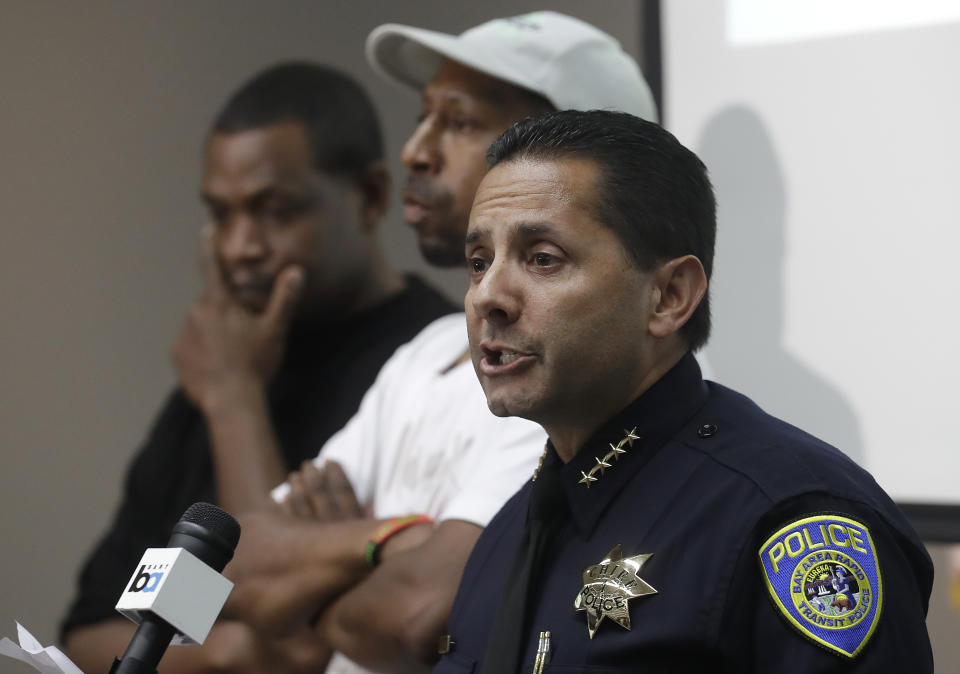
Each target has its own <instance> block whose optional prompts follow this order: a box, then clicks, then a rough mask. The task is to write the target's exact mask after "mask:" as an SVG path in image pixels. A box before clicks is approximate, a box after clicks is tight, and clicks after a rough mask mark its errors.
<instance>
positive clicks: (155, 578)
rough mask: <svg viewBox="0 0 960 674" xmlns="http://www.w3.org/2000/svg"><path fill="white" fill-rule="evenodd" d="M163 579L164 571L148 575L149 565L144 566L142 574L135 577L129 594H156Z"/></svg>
mask: <svg viewBox="0 0 960 674" xmlns="http://www.w3.org/2000/svg"><path fill="white" fill-rule="evenodd" d="M161 578H163V572H162V571H154V572H153V573H147V565H146V564H143V565H141V566H140V572H139V573H138V574H137V575H136V576H134V577H133V582H132V583H130V588H129V589H128V590H127V592H156V590H157V586H158V585H159V584H160V579H161Z"/></svg>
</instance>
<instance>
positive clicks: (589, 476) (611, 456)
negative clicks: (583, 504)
mask: <svg viewBox="0 0 960 674" xmlns="http://www.w3.org/2000/svg"><path fill="white" fill-rule="evenodd" d="M624 434H625V435H624V437H623V439H622V440H621V441H620V442H618V443H617V444H613V443H612V442H611V443H610V451H609V452H607V453H606V454H604V455H603V457H602V458H601V457H599V456H595V457H593V460H594V461H596V462H597V465H595V466H591V467H590V470H589V471H582V470H581V471H580V474H581V475H583V479H581V480H580V481H579V482H578V483H577V484H585V485H587V489H589V488H590V483H591V482H596V481H597V479H598V478H597V477H596V475H597V473H598V472H599V473H600V477H603V471H605V470H606V469H607V468H611V467H612V466H613V464H612V463H610V461H611V460H612V461H620V455H621V454H626V453H627V450H625V449H624V448H623V446H624V445H627V446H628V447H632V446H633V442H634V440H642V439H643V438H642V437H640V436H639V435H637V429H636V427H634V429H633V430H632V431H624Z"/></svg>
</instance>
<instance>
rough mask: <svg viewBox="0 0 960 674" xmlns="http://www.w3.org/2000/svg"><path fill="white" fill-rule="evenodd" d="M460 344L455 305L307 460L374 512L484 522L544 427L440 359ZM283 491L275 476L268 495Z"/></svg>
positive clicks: (339, 669)
mask: <svg viewBox="0 0 960 674" xmlns="http://www.w3.org/2000/svg"><path fill="white" fill-rule="evenodd" d="M466 349H467V330H466V318H465V317H464V315H463V314H452V315H450V316H444V317H443V318H439V319H437V320H436V321H434V322H433V323H431V324H430V325H428V326H427V327H425V328H424V329H423V330H422V331H421V332H420V334H418V335H417V336H416V337H415V338H414V339H413V340H411V341H410V342H408V343H406V344H404V345H403V346H401V347H400V348H398V349H397V351H396V353H394V354H393V355H392V356H391V357H390V360H388V361H387V362H386V364H385V365H384V366H383V368H382V369H381V370H380V374H379V375H377V379H376V381H375V382H374V384H373V386H372V387H370V389H369V390H368V391H367V393H366V395H364V397H363V401H362V402H361V403H360V409H359V410H358V411H357V413H356V414H355V415H354V416H353V418H352V419H350V421H348V422H347V425H346V426H344V427H343V428H342V429H341V430H340V431H338V432H337V433H336V434H335V435H333V436H332V437H331V438H330V439H329V440H327V442H326V444H324V446H323V448H322V449H321V450H320V454H319V456H317V458H316V459H315V460H314V463H315V464H316V465H317V466H318V467H319V466H322V465H323V464H324V463H325V462H326V461H331V460H333V461H337V462H338V463H339V464H340V465H341V466H342V467H343V470H344V472H345V473H346V475H347V478H348V479H349V480H350V484H351V485H352V486H353V489H354V492H355V493H356V495H357V500H358V501H359V502H360V503H361V505H364V506H370V507H372V510H373V516H374V517H377V518H386V517H396V516H401V515H409V514H412V513H423V514H426V515H429V516H430V517H432V518H433V519H434V520H435V521H437V522H440V521H443V520H450V519H457V520H466V521H468V522H473V523H475V524H479V525H480V526H486V524H487V522H489V521H490V519H491V518H492V517H493V516H494V514H496V512H497V511H498V510H499V509H500V507H501V506H502V505H503V504H504V503H506V501H507V499H508V498H510V497H511V496H512V495H513V494H514V493H515V492H516V491H517V490H518V489H519V488H520V487H521V485H523V483H524V482H526V481H527V480H529V479H530V478H531V477H532V476H533V471H534V469H535V468H536V466H537V462H538V461H539V459H540V455H541V454H542V453H543V447H544V443H545V442H546V439H547V435H546V432H545V431H544V430H543V429H542V428H541V427H540V426H538V425H537V424H535V423H533V422H531V421H527V420H525V419H519V418H517V417H507V418H500V417H496V416H494V415H493V414H492V413H491V412H490V410H489V408H488V407H487V399H486V396H484V394H483V389H482V388H481V387H480V382H478V381H477V375H476V374H475V373H474V371H473V365H472V364H471V363H470V361H469V360H468V361H467V362H465V363H460V364H459V365H455V366H453V367H450V365H451V364H452V363H455V362H456V361H457V360H458V359H459V358H460V356H462V355H463V353H464V352H465V351H466ZM448 368H449V369H448ZM288 491H289V487H288V486H287V485H286V484H282V485H280V486H279V487H277V488H276V489H274V491H273V497H274V498H275V499H276V500H278V501H280V500H282V499H283V498H284V496H285V495H286V493H287V492H288ZM366 671H367V670H365V669H363V668H361V667H360V666H358V665H356V664H354V663H353V662H352V661H351V660H349V659H347V658H346V657H344V656H343V655H341V654H339V653H336V654H334V656H333V658H332V659H331V660H330V664H329V665H328V666H327V674H359V673H362V672H366Z"/></svg>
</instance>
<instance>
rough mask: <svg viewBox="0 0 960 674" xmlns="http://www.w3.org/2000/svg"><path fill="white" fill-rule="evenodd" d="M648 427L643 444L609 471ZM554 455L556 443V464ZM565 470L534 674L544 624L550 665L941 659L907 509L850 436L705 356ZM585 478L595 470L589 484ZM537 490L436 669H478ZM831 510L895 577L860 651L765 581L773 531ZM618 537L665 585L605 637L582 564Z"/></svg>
mask: <svg viewBox="0 0 960 674" xmlns="http://www.w3.org/2000/svg"><path fill="white" fill-rule="evenodd" d="M634 428H636V435H638V436H641V438H642V439H640V440H637V441H634V442H633V443H632V445H628V444H623V447H624V448H626V450H627V451H626V452H624V453H621V454H618V458H614V459H610V460H607V461H606V462H607V463H609V464H610V467H609V468H605V469H603V471H602V472H601V471H599V470H597V469H595V466H597V464H598V460H597V459H598V458H599V459H601V460H603V459H604V458H605V457H606V455H608V454H609V452H610V450H611V444H613V445H614V446H617V445H619V444H622V443H621V440H623V439H624V436H625V432H626V431H630V430H633V429H634ZM558 463H559V458H558V457H557V455H556V453H555V452H554V451H553V449H552V447H551V446H549V445H548V449H547V453H546V455H545V457H544V464H545V466H547V467H549V466H553V465H556V464H558ZM591 469H594V470H593V471H592V472H591ZM560 470H561V475H562V480H563V488H564V492H565V497H566V499H567V502H568V504H569V506H570V515H569V518H568V521H566V522H565V523H564V524H563V525H562V529H561V530H560V531H559V533H557V534H556V535H555V537H554V539H553V541H552V543H551V547H550V549H549V551H548V552H547V554H546V559H547V562H546V564H545V565H544V567H543V568H541V569H540V570H539V572H540V576H539V581H538V582H537V583H536V585H535V587H534V588H533V590H532V592H531V596H532V600H531V604H530V605H529V606H530V608H528V614H529V616H530V619H529V621H528V624H527V625H526V626H525V627H524V628H523V630H524V632H525V634H526V636H525V637H524V640H525V641H524V643H525V644H526V645H525V649H526V650H525V655H524V656H523V658H522V661H521V662H522V663H523V667H522V670H521V671H531V670H532V667H533V664H534V661H535V659H536V652H537V646H538V641H539V639H538V637H539V635H540V633H541V632H543V631H548V630H549V631H550V632H551V643H550V658H549V664H548V665H547V666H546V668H545V669H544V671H545V672H688V671H689V672H693V671H697V672H700V671H702V672H765V673H769V672H803V673H805V674H806V673H812V672H912V673H914V672H932V671H933V657H932V653H931V649H930V643H929V638H928V636H927V632H926V626H925V616H926V611H927V602H928V599H929V596H930V589H931V584H932V578H933V568H932V564H931V562H930V558H929V556H928V555H927V553H926V551H925V549H924V547H923V545H922V543H921V542H920V540H919V539H918V537H917V535H916V534H915V533H914V531H913V530H912V528H911V526H910V525H909V523H908V522H907V521H906V518H905V517H904V516H903V514H902V513H901V512H900V511H899V509H898V508H897V507H896V506H895V505H894V504H893V502H892V501H891V500H890V498H889V497H888V496H887V495H886V494H885V493H884V492H883V490H882V489H881V488H880V487H879V486H878V485H877V484H876V482H875V481H874V480H873V478H872V477H871V476H870V475H869V474H868V473H867V472H866V471H864V470H863V469H861V468H859V467H858V466H857V465H856V464H854V463H853V462H852V461H850V460H849V459H848V458H847V457H846V456H844V455H843V454H842V453H840V452H839V451H837V450H836V449H834V448H832V447H830V446H828V445H827V444H825V443H823V442H821V441H819V440H817V439H816V438H814V437H812V436H810V435H808V434H807V433H804V432H803V431H800V430H799V429H797V428H794V427H792V426H790V425H789V424H786V423H784V422H782V421H780V420H778V419H775V418H773V417H771V416H769V415H768V414H766V413H764V412H763V411H762V410H760V409H759V408H758V407H757V406H756V405H755V404H754V403H753V402H751V401H750V400H749V399H747V398H745V397H744V396H742V395H740V394H738V393H735V392H734V391H731V390H729V389H727V388H725V387H723V386H720V385H717V384H714V383H712V382H704V381H703V379H702V378H701V374H700V369H699V367H698V365H697V363H696V360H695V359H694V358H693V357H692V356H691V355H689V354H688V355H687V356H685V357H684V358H683V359H682V360H681V361H680V362H679V363H678V364H677V365H676V366H675V367H674V368H673V369H672V370H671V371H670V372H669V373H667V375H665V376H664V377H663V378H662V379H661V380H660V381H658V382H657V383H656V384H655V385H654V386H653V387H651V389H650V390H649V391H647V392H646V393H644V394H643V395H642V396H641V397H640V398H639V399H637V400H636V401H635V402H634V403H632V404H631V405H630V406H629V407H627V408H626V409H625V410H623V411H622V412H621V413H620V414H618V415H617V416H616V417H615V418H614V419H612V420H611V421H610V422H609V423H607V424H605V425H604V426H603V427H602V428H601V429H600V430H598V431H597V433H596V434H595V435H594V436H593V437H592V438H591V439H590V440H589V441H588V442H587V443H586V444H585V445H584V447H583V449H582V450H581V451H580V452H579V453H578V454H577V456H576V457H575V458H574V459H573V460H572V461H571V462H570V463H568V464H566V465H564V466H562V467H560ZM585 474H587V475H591V476H593V477H595V478H596V480H595V481H589V487H588V486H587V484H586V483H585V482H584V481H585V478H584V475H585ZM530 486H531V484H530V483H528V484H527V485H526V486H525V487H523V488H522V489H521V490H520V491H519V492H518V493H517V494H516V495H515V496H514V497H513V498H511V500H510V501H508V502H507V504H506V505H505V506H504V507H503V509H501V510H500V512H499V513H498V514H497V515H496V517H495V518H494V519H493V520H492V521H491V522H490V524H489V526H488V527H487V528H486V530H485V531H484V532H483V534H482V535H481V537H480V539H479V540H478V542H477V545H476V547H475V549H474V551H473V554H472V555H471V557H470V559H469V561H468V563H467V566H466V569H465V572H464V576H463V580H462V582H461V584H460V589H459V591H458V594H457V598H456V601H455V603H454V607H453V610H452V612H451V615H450V619H449V623H448V624H449V634H450V638H451V639H452V641H453V646H452V648H451V650H450V652H449V653H447V654H445V655H443V656H442V658H441V660H440V662H439V664H438V665H437V667H436V669H435V670H434V672H435V674H441V673H443V674H451V673H454V672H464V673H465V672H477V671H479V669H480V666H479V665H480V662H481V660H482V658H483V653H484V650H485V647H486V643H487V638H488V635H489V631H490V626H491V622H492V620H493V619H494V615H495V612H496V610H497V606H498V604H499V602H500V597H501V593H502V588H503V586H504V583H505V581H506V577H507V574H508V573H509V572H510V569H511V566H512V564H513V561H514V558H515V555H516V553H517V548H518V546H519V545H520V542H521V540H522V539H523V533H524V526H525V519H526V512H527V505H528V501H529V496H530ZM821 513H830V514H834V515H842V516H845V517H847V518H850V519H852V520H854V521H855V522H857V523H859V524H860V525H862V526H863V527H865V528H866V529H867V530H868V531H869V534H870V539H871V543H872V545H873V547H874V548H875V552H876V559H877V566H878V567H879V573H882V581H881V582H882V592H883V594H882V607H881V610H880V611H879V615H878V616H877V619H876V623H875V626H874V629H873V632H872V634H871V635H870V637H869V639H867V640H866V643H865V645H864V646H863V647H862V650H861V651H860V652H859V653H857V654H856V656H855V657H853V658H849V657H846V656H844V655H842V654H838V653H836V652H834V651H832V650H831V649H829V648H826V647H824V646H823V645H821V644H818V643H815V641H814V640H812V639H810V638H808V637H807V636H804V634H802V633H801V630H799V629H798V628H797V627H796V626H794V625H792V624H791V623H790V622H789V620H788V619H787V617H786V615H785V613H784V611H782V610H781V609H780V608H779V607H778V606H777V605H776V603H775V601H774V599H773V596H772V594H771V592H770V591H769V590H768V588H767V586H766V584H765V580H764V577H765V574H764V570H763V567H762V564H761V558H760V555H759V551H760V549H761V546H762V545H763V544H764V542H765V541H767V540H768V539H769V538H770V537H771V534H774V533H775V532H777V531H779V530H781V529H782V528H783V527H784V525H788V524H790V523H791V522H795V521H797V520H799V519H802V518H804V517H807V516H810V515H817V514H821ZM797 540H802V539H799V538H798V539H797ZM808 540H809V537H808ZM618 544H620V545H621V546H622V553H623V555H624V556H625V557H627V556H632V555H639V554H652V556H651V557H650V558H649V559H648V560H647V561H646V562H645V563H644V564H643V566H642V567H641V568H640V570H639V572H638V575H639V577H640V578H641V579H642V580H643V581H645V582H646V583H648V584H649V585H651V586H652V587H653V588H654V589H656V591H657V592H656V594H651V595H648V596H640V597H636V598H633V599H629V600H628V602H627V603H628V606H629V618H630V626H631V629H630V630H629V631H628V630H626V629H624V628H623V627H621V626H620V625H618V624H616V623H615V622H614V621H613V620H610V619H606V620H603V621H601V623H600V624H599V625H598V626H597V630H596V633H595V635H594V637H593V638H592V639H591V638H590V637H589V635H588V632H587V616H586V612H585V611H578V610H576V609H575V608H574V601H575V600H576V599H577V597H578V594H579V593H580V591H581V588H582V587H583V586H584V578H583V574H584V570H585V569H587V568H588V567H590V566H591V565H596V564H598V563H599V562H600V561H601V560H602V559H603V558H604V557H605V556H606V555H607V554H608V553H609V552H610V551H611V550H612V549H613V548H614V547H615V546H616V545H618ZM872 580H873V579H872ZM874 587H876V581H875V580H874ZM811 591H812V590H811ZM825 634H827V638H828V639H829V638H832V636H831V635H832V634H833V633H829V632H825Z"/></svg>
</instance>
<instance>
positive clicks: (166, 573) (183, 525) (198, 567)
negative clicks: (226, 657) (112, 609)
mask: <svg viewBox="0 0 960 674" xmlns="http://www.w3.org/2000/svg"><path fill="white" fill-rule="evenodd" d="M239 540H240V525H239V524H237V521H236V520H235V519H234V518H233V516H232V515H230V513H228V512H227V511H225V510H223V509H222V508H218V507H217V506H215V505H211V504H209V503H194V504H193V505H192V506H190V507H189V508H187V511H186V512H185V513H184V514H183V517H181V518H180V521H179V522H177V523H176V525H174V527H173V533H172V535H171V536H170V541H169V543H167V547H166V548H147V550H146V552H144V553H143V557H142V558H141V559H140V565H139V567H138V568H137V570H135V571H134V572H133V575H132V576H131V577H130V583H129V584H128V585H127V589H126V590H124V592H123V594H122V595H120V600H119V601H118V602H117V607H116V608H117V610H118V611H119V612H120V613H122V614H123V615H124V616H126V617H127V618H129V619H130V620H132V621H133V622H135V623H138V624H139V625H140V626H139V627H138V628H137V631H136V633H135V634H134V635H133V639H131V640H130V644H129V645H128V646H127V650H126V651H125V652H124V654H123V658H122V659H116V658H115V659H114V661H113V666H112V667H111V668H110V673H109V674H155V673H156V668H157V664H158V663H159V662H160V658H162V657H163V654H164V652H166V650H167V646H169V645H170V643H171V641H173V643H188V644H202V643H203V641H204V639H206V638H207V634H208V633H209V632H210V628H211V627H213V623H214V621H215V620H216V619H217V616H218V615H219V614H220V609H221V608H223V604H224V602H226V600H227V595H229V594H230V590H231V589H233V583H231V582H230V581H229V580H227V579H226V578H224V577H223V576H221V575H220V572H221V571H223V568H224V567H225V566H226V565H227V562H229V561H230V559H231V558H233V551H234V550H235V549H236V547H237V542H238V541H239Z"/></svg>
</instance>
